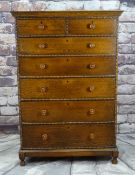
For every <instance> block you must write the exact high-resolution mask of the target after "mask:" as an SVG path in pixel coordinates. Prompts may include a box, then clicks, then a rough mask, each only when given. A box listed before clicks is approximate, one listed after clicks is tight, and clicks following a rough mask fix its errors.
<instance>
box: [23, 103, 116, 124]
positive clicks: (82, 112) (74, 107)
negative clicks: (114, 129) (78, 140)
mask: <svg viewBox="0 0 135 175" xmlns="http://www.w3.org/2000/svg"><path fill="white" fill-rule="evenodd" d="M20 108H21V117H22V122H26V123H29V122H30V123H46V122H47V123H49V122H107V121H115V118H114V116H115V101H102V100H101V101H40V102H36V101H35V102H34V101H33V102H21V104H20Z"/></svg>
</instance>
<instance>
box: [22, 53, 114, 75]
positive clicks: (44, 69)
mask: <svg viewBox="0 0 135 175" xmlns="http://www.w3.org/2000/svg"><path fill="white" fill-rule="evenodd" d="M115 61H116V59H115V57H101V56H99V57H96V56H95V57H52V58H49V57H38V58H33V57H31V58H28V57H24V58H23V57H21V58H20V68H19V70H20V75H21V76H83V75H89V76H90V75H93V76H94V75H115Z"/></svg>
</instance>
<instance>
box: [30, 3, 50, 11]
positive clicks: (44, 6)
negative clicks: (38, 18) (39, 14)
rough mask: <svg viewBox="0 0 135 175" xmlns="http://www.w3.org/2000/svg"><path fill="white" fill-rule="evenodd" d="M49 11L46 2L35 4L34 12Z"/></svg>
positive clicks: (33, 5)
mask: <svg viewBox="0 0 135 175" xmlns="http://www.w3.org/2000/svg"><path fill="white" fill-rule="evenodd" d="M46 9H47V3H46V2H44V1H37V2H33V4H32V10H34V11H44V10H46Z"/></svg>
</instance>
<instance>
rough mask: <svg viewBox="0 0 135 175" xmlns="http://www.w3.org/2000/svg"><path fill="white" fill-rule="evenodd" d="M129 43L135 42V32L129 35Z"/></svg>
mask: <svg viewBox="0 0 135 175" xmlns="http://www.w3.org/2000/svg"><path fill="white" fill-rule="evenodd" d="M131 43H133V44H135V33H134V34H132V35H131Z"/></svg>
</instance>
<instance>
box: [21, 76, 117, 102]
mask: <svg viewBox="0 0 135 175" xmlns="http://www.w3.org/2000/svg"><path fill="white" fill-rule="evenodd" d="M20 95H21V98H24V99H25V98H26V99H27V98H33V99H34V98H45V99H48V98H49V99H63V98H71V99H72V98H91V97H95V98H106V97H110V98H114V97H115V78H60V79H21V80H20Z"/></svg>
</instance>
